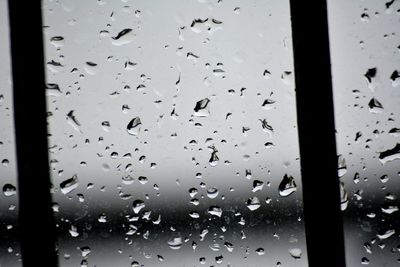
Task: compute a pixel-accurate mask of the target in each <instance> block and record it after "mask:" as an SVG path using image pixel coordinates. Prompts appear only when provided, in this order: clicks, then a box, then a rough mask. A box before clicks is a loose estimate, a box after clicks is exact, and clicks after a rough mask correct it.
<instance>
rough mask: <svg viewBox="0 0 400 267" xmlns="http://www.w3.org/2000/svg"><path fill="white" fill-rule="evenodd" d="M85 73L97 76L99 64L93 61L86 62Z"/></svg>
mask: <svg viewBox="0 0 400 267" xmlns="http://www.w3.org/2000/svg"><path fill="white" fill-rule="evenodd" d="M84 68H85V71H86V72H87V73H88V74H90V75H96V73H97V64H96V63H94V62H91V61H88V62H86V64H85V66H84Z"/></svg>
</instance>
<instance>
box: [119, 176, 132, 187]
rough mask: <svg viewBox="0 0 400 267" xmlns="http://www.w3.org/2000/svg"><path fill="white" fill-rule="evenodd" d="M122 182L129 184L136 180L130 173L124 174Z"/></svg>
mask: <svg viewBox="0 0 400 267" xmlns="http://www.w3.org/2000/svg"><path fill="white" fill-rule="evenodd" d="M121 179H122V183H124V184H126V185H129V184H132V183H133V181H134V180H135V179H134V178H133V177H132V176H130V175H127V176H122V178H121Z"/></svg>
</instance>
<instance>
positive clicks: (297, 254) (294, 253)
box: [289, 248, 302, 259]
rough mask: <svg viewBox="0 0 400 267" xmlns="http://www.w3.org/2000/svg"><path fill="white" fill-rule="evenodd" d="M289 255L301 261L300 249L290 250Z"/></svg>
mask: <svg viewBox="0 0 400 267" xmlns="http://www.w3.org/2000/svg"><path fill="white" fill-rule="evenodd" d="M289 254H290V256H292V257H293V258H295V259H300V258H301V254H302V251H301V249H299V248H291V249H289Z"/></svg>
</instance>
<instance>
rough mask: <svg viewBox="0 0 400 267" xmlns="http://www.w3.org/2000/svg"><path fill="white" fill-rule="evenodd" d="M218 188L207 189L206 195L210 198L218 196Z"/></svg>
mask: <svg viewBox="0 0 400 267" xmlns="http://www.w3.org/2000/svg"><path fill="white" fill-rule="evenodd" d="M218 193H219V192H218V189H217V188H216V187H211V188H209V189H207V196H208V197H209V198H211V199H213V198H216V197H217V196H218Z"/></svg>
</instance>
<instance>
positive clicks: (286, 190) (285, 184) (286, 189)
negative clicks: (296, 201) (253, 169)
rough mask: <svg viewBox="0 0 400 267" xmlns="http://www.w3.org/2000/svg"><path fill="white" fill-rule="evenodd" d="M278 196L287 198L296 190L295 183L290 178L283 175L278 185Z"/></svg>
mask: <svg viewBox="0 0 400 267" xmlns="http://www.w3.org/2000/svg"><path fill="white" fill-rule="evenodd" d="M278 189H279V195H281V196H282V197H287V196H289V195H290V194H292V193H294V192H295V191H296V190H297V187H296V182H295V181H294V178H293V177H292V176H290V175H289V176H288V175H287V174H285V175H284V176H283V179H282V181H281V183H280V184H279V187H278Z"/></svg>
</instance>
